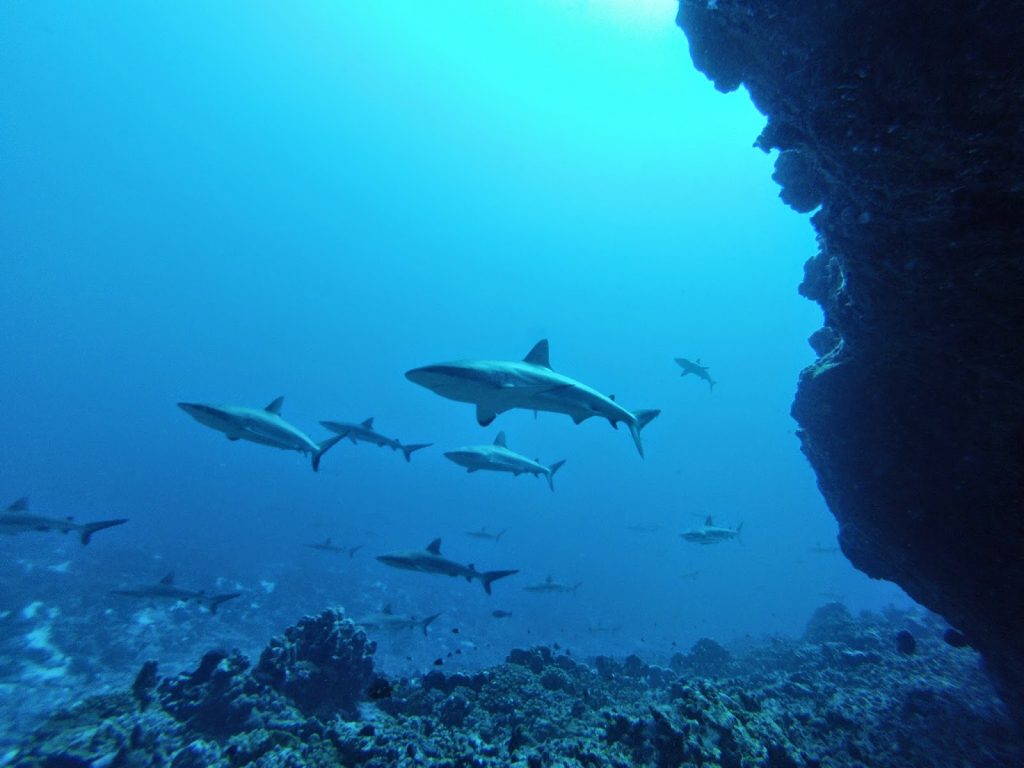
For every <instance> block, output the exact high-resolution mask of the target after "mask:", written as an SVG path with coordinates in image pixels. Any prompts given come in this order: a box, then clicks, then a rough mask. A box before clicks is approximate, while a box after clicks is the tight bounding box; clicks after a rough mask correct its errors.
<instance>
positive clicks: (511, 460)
mask: <svg viewBox="0 0 1024 768" xmlns="http://www.w3.org/2000/svg"><path fill="white" fill-rule="evenodd" d="M444 456H445V458H446V459H451V460H452V461H454V462H455V463H456V464H458V465H459V466H460V467H465V468H466V470H467V471H469V472H476V471H478V470H481V469H489V470H492V471H494V472H511V473H512V474H513V475H515V476H516V477H519V476H520V475H524V474H525V475H537V476H538V477H539V476H542V475H543V476H544V478H546V479H547V481H548V486H549V487H550V488H551V490H552V491H553V490H555V472H557V471H558V470H559V469H560V468H561V466H562V465H563V464H565V459H562V460H561V461H556V462H555V463H554V464H551V465H550V466H544V465H543V464H541V463H540V460H539V459H538V460H533V459H528V458H526V457H525V456H523V455H522V454H519V453H516V452H515V451H510V450H509V449H508V446H507V445H506V444H505V433H504V432H499V433H498V437H497V438H495V440H494V444H493V445H469V446H466V447H464V448H458V449H456V450H454V451H448V452H447V453H445V455H444Z"/></svg>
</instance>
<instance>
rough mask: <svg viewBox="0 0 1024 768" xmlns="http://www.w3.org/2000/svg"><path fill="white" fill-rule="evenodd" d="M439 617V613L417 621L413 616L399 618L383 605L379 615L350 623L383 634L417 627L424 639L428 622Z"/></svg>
mask: <svg viewBox="0 0 1024 768" xmlns="http://www.w3.org/2000/svg"><path fill="white" fill-rule="evenodd" d="M440 615H441V614H440V613H435V614H433V615H432V616H427V617H426V618H423V619H417V618H416V617H415V616H400V615H398V614H396V613H394V612H393V611H392V610H391V606H390V605H385V606H384V607H383V608H382V609H381V610H380V612H379V613H371V614H369V615H367V616H362V617H360V618H358V619H352V621H354V622H355V623H356V624H358V625H359V626H361V627H363V628H365V629H378V630H382V631H384V632H400V631H401V630H403V629H416V628H417V627H419V628H421V629H422V630H423V636H424V637H426V635H427V627H429V626H430V622H432V621H433V620H434V619H436V618H437V617H438V616H440Z"/></svg>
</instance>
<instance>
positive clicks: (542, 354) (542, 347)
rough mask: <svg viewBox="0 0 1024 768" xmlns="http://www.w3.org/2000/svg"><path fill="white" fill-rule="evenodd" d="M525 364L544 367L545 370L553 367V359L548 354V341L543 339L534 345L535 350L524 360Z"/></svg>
mask: <svg viewBox="0 0 1024 768" xmlns="http://www.w3.org/2000/svg"><path fill="white" fill-rule="evenodd" d="M523 362H524V363H530V364H532V365H542V366H544V367H545V368H550V367H551V357H550V354H549V352H548V340H547V339H541V340H540V341H538V342H537V343H536V344H534V345H533V349H531V350H530V352H529V354H527V355H526V357H524V358H523Z"/></svg>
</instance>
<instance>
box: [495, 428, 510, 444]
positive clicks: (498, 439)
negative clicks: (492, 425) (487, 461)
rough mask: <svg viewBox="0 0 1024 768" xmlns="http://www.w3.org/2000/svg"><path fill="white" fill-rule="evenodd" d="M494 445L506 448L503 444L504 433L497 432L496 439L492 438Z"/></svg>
mask: <svg viewBox="0 0 1024 768" xmlns="http://www.w3.org/2000/svg"><path fill="white" fill-rule="evenodd" d="M494 444H495V445H500V446H501V447H502V448H506V447H507V446H506V444H505V433H504V431H502V432H499V433H498V436H497V437H496V438H494Z"/></svg>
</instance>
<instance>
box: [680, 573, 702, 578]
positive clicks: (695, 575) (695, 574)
mask: <svg viewBox="0 0 1024 768" xmlns="http://www.w3.org/2000/svg"><path fill="white" fill-rule="evenodd" d="M698 576H700V571H683V572H682V573H680V574H679V578H680V579H696V578H697V577H698Z"/></svg>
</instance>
